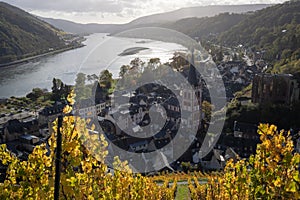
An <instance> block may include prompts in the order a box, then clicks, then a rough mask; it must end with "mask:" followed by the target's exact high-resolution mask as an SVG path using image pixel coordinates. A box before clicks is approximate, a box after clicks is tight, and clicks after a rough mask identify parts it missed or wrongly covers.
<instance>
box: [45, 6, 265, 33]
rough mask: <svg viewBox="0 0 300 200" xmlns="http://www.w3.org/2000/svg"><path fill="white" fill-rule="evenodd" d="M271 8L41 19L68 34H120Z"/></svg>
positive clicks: (216, 8)
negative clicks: (122, 19) (98, 20)
mask: <svg viewBox="0 0 300 200" xmlns="http://www.w3.org/2000/svg"><path fill="white" fill-rule="evenodd" d="M268 6H270V5H269V4H253V5H222V6H220V5H219V6H198V7H190V8H182V9H178V10H175V11H171V12H166V13H159V14H154V15H149V16H144V17H140V18H137V19H135V20H133V21H131V22H129V23H127V24H80V23H74V22H71V21H67V20H61V19H49V18H41V19H43V20H44V21H46V22H48V23H50V24H52V25H53V26H55V27H58V28H60V29H62V30H64V31H66V32H70V33H76V34H82V33H95V32H105V33H112V34H113V33H118V32H121V31H124V30H128V29H131V28H137V27H145V26H165V24H169V23H173V22H175V21H178V20H180V19H184V18H193V17H195V18H202V17H212V16H215V15H218V14H221V13H226V12H228V13H245V12H249V11H255V10H259V9H263V8H266V7H268Z"/></svg>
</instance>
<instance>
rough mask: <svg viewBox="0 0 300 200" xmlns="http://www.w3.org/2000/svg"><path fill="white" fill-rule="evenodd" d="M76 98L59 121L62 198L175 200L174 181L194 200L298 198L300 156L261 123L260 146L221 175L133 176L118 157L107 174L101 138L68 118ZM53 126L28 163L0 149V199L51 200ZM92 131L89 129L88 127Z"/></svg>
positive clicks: (287, 141) (272, 128)
mask: <svg viewBox="0 0 300 200" xmlns="http://www.w3.org/2000/svg"><path fill="white" fill-rule="evenodd" d="M73 99H74V95H73V93H71V94H70V95H69V97H68V101H69V103H70V105H69V106H66V107H65V109H64V113H65V114H66V116H64V117H63V125H62V127H61V129H60V131H61V133H62V153H61V163H62V168H61V180H60V194H59V195H60V197H61V199H114V200H117V199H153V200H158V199H165V200H167V199H174V198H175V193H176V188H177V181H184V182H186V183H187V184H188V188H189V192H190V194H189V195H188V196H190V197H191V198H192V199H207V200H210V199H214V200H218V199H220V200H223V199H225V200H226V199H228V200H229V199H243V200H247V199H299V198H300V192H299V189H300V188H299V185H300V178H299V164H300V155H299V154H297V153H294V152H293V150H294V147H293V142H292V140H291V137H290V133H289V132H285V131H283V130H282V131H278V130H277V128H276V126H274V125H267V124H261V125H260V126H259V131H258V132H259V134H260V139H261V144H259V145H258V147H257V151H256V154H255V155H253V156H251V157H250V158H249V160H239V161H237V162H236V163H234V162H233V161H232V160H230V161H229V162H228V163H227V165H226V167H225V169H224V171H223V172H221V173H220V172H219V173H210V174H205V173H201V172H192V173H188V174H185V173H182V172H175V173H172V174H165V173H161V174H160V175H157V176H154V177H146V176H142V175H140V174H134V173H132V172H131V170H130V169H129V167H128V165H127V163H126V161H125V162H122V161H120V160H119V159H118V158H117V157H116V158H115V162H114V172H113V173H111V172H110V171H109V169H108V167H107V165H105V164H104V163H105V162H104V160H105V157H106V156H107V154H108V152H107V150H106V147H107V142H106V141H105V137H104V136H103V135H101V134H100V135H99V134H90V133H89V131H88V129H87V127H86V124H87V122H86V120H84V119H81V118H79V117H77V116H71V115H67V114H68V113H70V112H71V110H72V104H73V103H74V100H73ZM57 128H58V127H57V121H55V122H54V124H53V130H54V131H53V133H52V135H51V137H50V138H49V140H48V142H47V144H42V145H40V146H37V147H36V148H35V149H34V150H33V152H32V154H30V155H29V157H28V160H27V161H20V160H19V159H18V158H16V157H15V156H14V155H12V153H11V152H10V151H8V150H7V149H6V146H5V145H1V146H0V159H1V162H2V165H5V166H7V167H8V168H7V172H6V179H5V181H4V183H0V191H1V192H0V199H53V198H54V177H55V152H56V137H57V131H56V130H57ZM92 129H93V127H92Z"/></svg>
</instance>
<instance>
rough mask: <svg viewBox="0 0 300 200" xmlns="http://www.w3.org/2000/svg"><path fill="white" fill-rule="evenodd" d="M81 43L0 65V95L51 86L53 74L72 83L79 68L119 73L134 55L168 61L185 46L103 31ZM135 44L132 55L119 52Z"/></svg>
mask: <svg viewBox="0 0 300 200" xmlns="http://www.w3.org/2000/svg"><path fill="white" fill-rule="evenodd" d="M84 44H85V45H86V46H84V47H82V48H78V49H74V50H70V51H66V52H63V53H59V54H56V55H51V56H47V57H42V58H39V59H37V60H34V61H30V62H28V63H24V64H20V65H17V66H8V67H2V68H0V98H6V97H10V96H25V95H26V94H28V93H29V92H30V91H31V90H32V89H33V88H37V87H38V88H47V89H48V90H51V87H52V79H53V78H59V79H61V80H62V81H63V82H64V83H67V84H74V82H75V78H76V74H77V73H79V72H82V73H85V74H87V75H88V74H90V75H91V74H96V75H99V74H100V72H101V71H102V70H104V69H109V70H110V71H111V72H112V73H113V75H114V77H118V74H119V69H120V67H121V66H122V65H123V64H129V63H130V61H131V60H133V59H134V58H136V57H139V58H141V59H142V60H143V61H148V60H149V59H150V58H160V59H161V62H162V63H164V62H167V61H169V59H170V58H171V57H172V56H173V53H174V52H175V51H183V50H184V49H185V48H184V47H183V46H181V45H178V44H175V43H166V42H161V41H153V40H144V39H132V38H120V37H110V36H107V35H106V34H104V33H97V34H92V35H89V36H87V37H86V40H85V41H84ZM135 47H140V48H138V49H140V50H141V51H139V52H137V53H136V54H133V55H128V54H126V55H125V56H124V54H123V56H118V55H119V54H121V53H122V52H123V51H125V50H128V49H129V51H130V50H131V49H130V48H135ZM125 52H128V51H125ZM134 53H135V52H134ZM129 54H130V53H129Z"/></svg>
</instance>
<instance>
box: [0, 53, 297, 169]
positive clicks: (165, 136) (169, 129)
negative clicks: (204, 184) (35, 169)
mask: <svg viewBox="0 0 300 200" xmlns="http://www.w3.org/2000/svg"><path fill="white" fill-rule="evenodd" d="M192 59H193V56H192ZM259 68H260V67H258V66H256V65H253V66H246V65H245V64H243V63H241V62H233V61H232V62H227V63H224V64H220V65H219V66H218V70H219V71H220V72H221V75H222V78H223V81H224V83H225V86H226V88H227V90H226V94H227V97H231V96H233V93H234V92H235V91H236V90H238V88H240V87H244V86H246V85H249V84H250V83H251V82H252V81H253V89H252V101H253V102H254V103H265V102H273V103H285V104H291V103H294V102H297V101H299V100H300V89H299V82H298V81H297V80H296V79H295V78H293V76H292V75H267V74H259V71H260V69H259ZM179 73H183V74H184V75H185V77H186V79H187V81H188V82H189V84H190V85H192V87H191V88H187V87H181V86H180V85H177V86H175V87H174V88H178V89H177V90H178V94H180V97H179V99H178V96H176V95H175V94H174V93H172V92H170V91H169V90H168V89H167V88H164V87H163V86H161V85H160V84H159V80H158V81H157V83H152V84H147V85H144V86H142V87H140V88H139V89H137V90H135V91H134V92H132V91H116V92H114V93H113V95H111V96H110V100H104V99H103V98H98V97H97V96H100V97H102V95H96V98H95V99H84V100H80V101H78V102H76V104H75V105H74V108H73V114H74V115H79V116H80V117H82V118H90V119H93V120H94V121H95V122H97V123H99V125H100V127H101V128H102V130H103V131H104V133H105V135H106V138H107V139H108V140H110V141H111V142H112V143H113V144H114V145H117V146H118V147H119V148H122V149H124V150H126V151H128V152H135V153H146V152H153V151H156V150H159V149H162V148H164V147H165V146H166V145H167V144H169V143H170V142H172V140H173V138H174V137H175V136H176V133H177V131H178V129H179V128H180V127H183V128H184V130H186V132H187V135H186V137H189V134H188V132H189V130H194V129H196V130H197V129H199V128H201V127H202V125H203V124H202V120H203V118H204V116H203V113H202V108H201V102H202V101H203V97H204V96H205V94H203V89H204V87H203V80H201V78H200V75H199V74H198V73H197V72H196V70H195V67H194V66H193V65H192V64H190V65H189V66H188V67H186V68H185V69H184V70H183V71H182V72H179ZM164 78H165V81H166V80H167V79H168V76H166V77H164ZM116 99H118V101H115V100H116ZM120 102H126V103H120ZM180 102H181V103H182V104H181V105H182V107H181V106H180ZM64 107H65V103H60V102H57V103H55V104H54V105H52V106H49V107H45V108H43V109H42V110H40V111H39V112H38V114H36V113H30V112H22V113H18V114H15V115H5V116H2V117H0V143H6V144H7V146H8V148H9V149H10V150H11V151H12V152H13V153H15V154H16V155H17V156H18V157H20V158H21V159H26V156H28V154H29V153H30V152H31V151H32V150H33V148H34V147H35V146H36V145H39V144H41V143H42V142H45V141H46V140H47V138H48V137H49V134H50V132H51V127H52V122H53V121H54V120H55V119H56V118H57V117H58V116H59V115H61V114H62V111H63V108H64ZM151 109H154V112H153V113H158V115H154V116H153V115H151ZM152 111H153V110H152ZM184 116H187V117H184ZM155 120H157V121H155ZM162 120H163V121H165V123H164V124H163V127H159V124H161V121H162ZM149 124H151V126H148V125H149ZM145 131H146V132H154V133H155V134H153V135H151V136H149V137H142V138H141V137H138V136H139V135H141V134H143V132H145ZM129 133H130V134H129ZM297 134H298V133H295V135H297ZM133 135H136V136H137V137H133ZM298 135H299V134H298ZM188 139H189V140H191V141H192V142H191V146H190V148H189V149H188V150H187V151H186V152H185V153H184V154H183V155H182V156H181V157H180V158H179V159H178V160H177V162H174V163H172V164H171V165H168V164H167V163H169V162H168V161H167V157H169V155H163V154H162V153H161V154H162V155H160V156H159V158H160V161H161V162H165V163H166V166H168V168H169V169H171V170H178V169H180V167H179V165H178V162H179V163H180V161H182V162H190V163H192V164H194V165H197V166H201V168H202V169H203V170H220V169H222V168H223V167H224V166H225V164H226V161H227V160H228V159H230V158H233V159H235V160H236V159H238V158H239V157H242V158H247V157H249V156H250V155H251V154H253V153H255V150H256V145H257V143H259V136H258V134H257V126H256V125H252V124H247V123H242V122H235V123H234V132H233V134H231V135H230V136H224V135H223V134H222V135H221V137H220V139H219V141H218V143H217V144H216V145H215V147H214V149H213V150H212V151H211V152H210V153H209V154H208V155H206V156H205V157H202V156H201V153H200V152H199V150H200V147H201V137H199V134H198V133H197V134H196V136H194V137H192V138H188ZM109 148H110V147H109ZM176 148H177V147H176ZM296 149H297V151H300V139H299V137H298V143H297V145H296ZM169 154H172V150H170V151H169ZM145 163H148V161H146V160H145ZM152 164H153V165H155V163H152Z"/></svg>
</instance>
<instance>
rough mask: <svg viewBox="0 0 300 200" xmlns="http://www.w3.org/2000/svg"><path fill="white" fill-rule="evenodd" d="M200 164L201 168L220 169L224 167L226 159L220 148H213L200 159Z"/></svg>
mask: <svg viewBox="0 0 300 200" xmlns="http://www.w3.org/2000/svg"><path fill="white" fill-rule="evenodd" d="M200 164H201V167H202V169H203V170H221V169H223V168H224V167H225V165H226V160H225V158H224V156H223V155H222V152H221V151H220V150H217V149H213V150H212V151H211V152H210V153H209V154H208V155H207V156H205V157H204V158H202V159H201V160H200Z"/></svg>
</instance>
